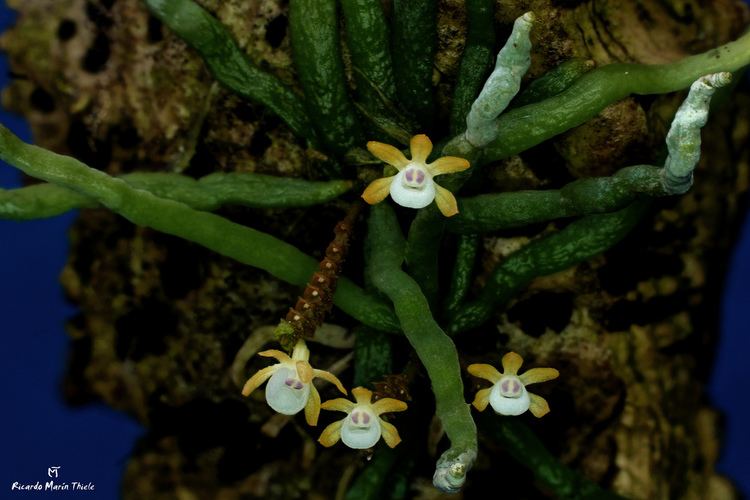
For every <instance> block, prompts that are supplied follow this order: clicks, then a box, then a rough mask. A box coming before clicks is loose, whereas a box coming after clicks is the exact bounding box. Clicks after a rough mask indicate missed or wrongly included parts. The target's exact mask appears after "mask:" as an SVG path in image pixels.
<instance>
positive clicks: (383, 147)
mask: <svg viewBox="0 0 750 500" xmlns="http://www.w3.org/2000/svg"><path fill="white" fill-rule="evenodd" d="M367 150H368V151H370V153H372V154H373V156H375V157H376V158H377V159H378V160H381V161H384V162H385V163H387V164H388V165H392V166H394V167H396V168H397V169H399V170H401V169H402V168H404V167H405V166H406V165H408V164H409V160H407V159H406V157H405V156H404V154H403V153H402V152H401V151H399V150H398V149H397V148H395V147H393V146H391V145H390V144H383V143H382V142H377V141H370V142H368V143H367Z"/></svg>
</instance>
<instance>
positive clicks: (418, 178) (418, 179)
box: [417, 170, 424, 184]
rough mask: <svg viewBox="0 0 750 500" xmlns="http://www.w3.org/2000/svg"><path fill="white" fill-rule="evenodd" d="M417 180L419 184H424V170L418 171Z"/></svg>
mask: <svg viewBox="0 0 750 500" xmlns="http://www.w3.org/2000/svg"><path fill="white" fill-rule="evenodd" d="M417 182H418V183H419V184H422V183H423V182H424V172H422V171H421V170H418V171H417Z"/></svg>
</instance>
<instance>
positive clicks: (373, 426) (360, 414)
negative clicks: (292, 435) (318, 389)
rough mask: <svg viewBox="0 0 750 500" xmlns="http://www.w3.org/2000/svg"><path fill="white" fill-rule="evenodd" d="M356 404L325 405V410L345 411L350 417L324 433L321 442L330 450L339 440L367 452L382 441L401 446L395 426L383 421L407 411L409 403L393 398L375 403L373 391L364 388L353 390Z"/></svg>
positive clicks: (332, 402) (337, 401) (338, 401)
mask: <svg viewBox="0 0 750 500" xmlns="http://www.w3.org/2000/svg"><path fill="white" fill-rule="evenodd" d="M352 394H353V395H354V399H355V401H356V403H353V402H351V401H349V400H348V399H344V398H338V399H332V400H330V401H326V402H325V403H323V405H322V408H323V409H324V410H333V411H343V412H346V414H347V415H346V417H344V419H343V420H339V421H337V422H334V423H332V424H331V425H329V426H328V427H326V428H325V429H324V430H323V433H322V434H321V435H320V438H319V439H318V442H319V443H320V444H322V445H323V446H326V447H329V446H333V445H334V444H336V443H337V442H338V441H339V439H340V440H341V441H342V442H343V443H344V444H345V445H347V446H348V447H349V448H353V449H355V450H365V449H367V448H372V447H373V446H375V444H376V443H377V442H378V441H380V438H381V437H382V438H383V439H384V440H385V443H386V444H387V445H388V446H390V447H391V448H393V447H394V446H396V445H397V444H398V443H400V442H401V437H400V436H399V435H398V431H397V430H396V427H395V426H394V425H393V424H390V423H388V422H386V421H385V420H383V419H382V418H380V415H381V414H383V413H388V412H392V411H404V410H406V403H404V402H403V401H399V400H398V399H393V398H383V399H379V400H377V401H376V402H374V403H371V401H372V391H370V390H368V389H365V388H364V387H356V388H354V389H352Z"/></svg>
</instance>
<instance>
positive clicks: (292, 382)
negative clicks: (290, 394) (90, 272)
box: [284, 378, 294, 387]
mask: <svg viewBox="0 0 750 500" xmlns="http://www.w3.org/2000/svg"><path fill="white" fill-rule="evenodd" d="M284 383H285V384H286V385H288V386H289V387H291V386H292V384H294V380H292V379H290V378H288V379H286V380H285V381H284Z"/></svg>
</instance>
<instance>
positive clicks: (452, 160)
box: [427, 156, 471, 177]
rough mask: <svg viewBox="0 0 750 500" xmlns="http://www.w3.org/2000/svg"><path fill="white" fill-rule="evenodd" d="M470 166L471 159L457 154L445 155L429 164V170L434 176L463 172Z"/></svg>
mask: <svg viewBox="0 0 750 500" xmlns="http://www.w3.org/2000/svg"><path fill="white" fill-rule="evenodd" d="M470 166H471V164H470V163H469V160H466V159H464V158H459V157H457V156H443V157H442V158H438V159H437V160H435V161H433V162H432V163H430V164H429V165H427V171H428V172H429V173H430V175H432V176H433V177H434V176H436V175H443V174H452V173H455V172H463V171H464V170H466V169H467V168H469V167H470Z"/></svg>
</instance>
